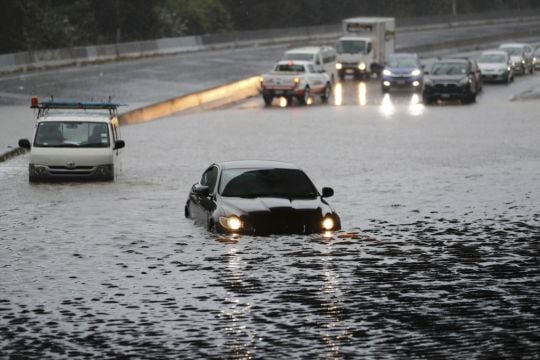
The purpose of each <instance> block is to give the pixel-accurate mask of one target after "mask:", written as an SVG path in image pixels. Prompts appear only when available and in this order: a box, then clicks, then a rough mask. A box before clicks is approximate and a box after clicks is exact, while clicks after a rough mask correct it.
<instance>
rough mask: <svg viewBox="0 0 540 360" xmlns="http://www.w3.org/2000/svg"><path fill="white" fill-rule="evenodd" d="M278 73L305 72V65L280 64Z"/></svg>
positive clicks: (277, 69)
mask: <svg viewBox="0 0 540 360" xmlns="http://www.w3.org/2000/svg"><path fill="white" fill-rule="evenodd" d="M276 71H282V72H305V71H306V70H305V68H304V65H297V64H278V65H277V66H276Z"/></svg>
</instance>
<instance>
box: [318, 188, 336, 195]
mask: <svg viewBox="0 0 540 360" xmlns="http://www.w3.org/2000/svg"><path fill="white" fill-rule="evenodd" d="M332 196H334V189H332V188H330V187H323V188H322V194H321V197H323V198H327V197H332Z"/></svg>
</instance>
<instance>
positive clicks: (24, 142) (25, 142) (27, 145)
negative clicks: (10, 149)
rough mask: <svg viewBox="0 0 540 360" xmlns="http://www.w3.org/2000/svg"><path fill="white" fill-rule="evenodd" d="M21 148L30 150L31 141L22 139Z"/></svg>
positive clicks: (20, 141)
mask: <svg viewBox="0 0 540 360" xmlns="http://www.w3.org/2000/svg"><path fill="white" fill-rule="evenodd" d="M19 147H22V148H23V149H26V150H30V141H28V139H20V140H19Z"/></svg>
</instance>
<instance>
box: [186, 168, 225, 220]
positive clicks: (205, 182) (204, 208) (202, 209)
mask: <svg viewBox="0 0 540 360" xmlns="http://www.w3.org/2000/svg"><path fill="white" fill-rule="evenodd" d="M218 174H219V169H218V167H217V166H216V165H212V166H210V167H209V168H208V169H206V171H205V172H204V173H203V175H202V176H201V180H200V181H199V182H198V183H197V184H195V185H193V188H192V190H191V193H190V200H191V209H190V211H191V215H192V216H193V217H194V218H195V219H196V220H197V221H199V222H201V223H203V224H206V223H207V221H208V218H209V214H211V213H212V212H213V211H214V210H215V208H216V205H215V192H216V186H217V178H218ZM202 187H207V188H208V192H207V193H206V194H201V192H200V191H197V190H198V189H201V188H202Z"/></svg>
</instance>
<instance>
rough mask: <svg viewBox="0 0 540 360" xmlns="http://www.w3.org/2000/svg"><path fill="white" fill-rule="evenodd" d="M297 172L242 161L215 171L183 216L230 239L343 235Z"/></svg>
mask: <svg viewBox="0 0 540 360" xmlns="http://www.w3.org/2000/svg"><path fill="white" fill-rule="evenodd" d="M333 194H334V191H333V190H332V189H331V188H328V187H324V188H322V193H319V192H318V191H317V189H316V188H315V186H314V185H313V183H312V182H311V180H310V179H309V177H308V176H307V175H306V174H305V173H304V172H303V171H302V170H300V169H298V168H297V167H296V166H294V165H292V164H288V163H283V162H277V161H261V160H244V161H228V162H222V163H216V164H213V165H211V166H210V167H209V168H208V169H207V170H206V171H205V172H204V173H203V175H202V178H201V180H200V181H199V182H198V183H196V184H194V185H193V187H192V188H191V191H190V193H189V197H188V200H187V203H186V207H185V215H186V217H188V218H192V219H194V220H195V221H196V222H197V223H199V224H202V225H203V226H205V227H207V228H208V229H209V230H211V231H216V232H220V233H228V234H252V235H268V234H312V233H323V232H326V231H334V230H339V229H340V228H341V223H340V219H339V216H338V215H337V214H336V213H335V212H334V211H333V210H332V208H331V207H330V205H329V204H328V203H327V202H326V200H325V198H328V197H330V196H332V195H333Z"/></svg>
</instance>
